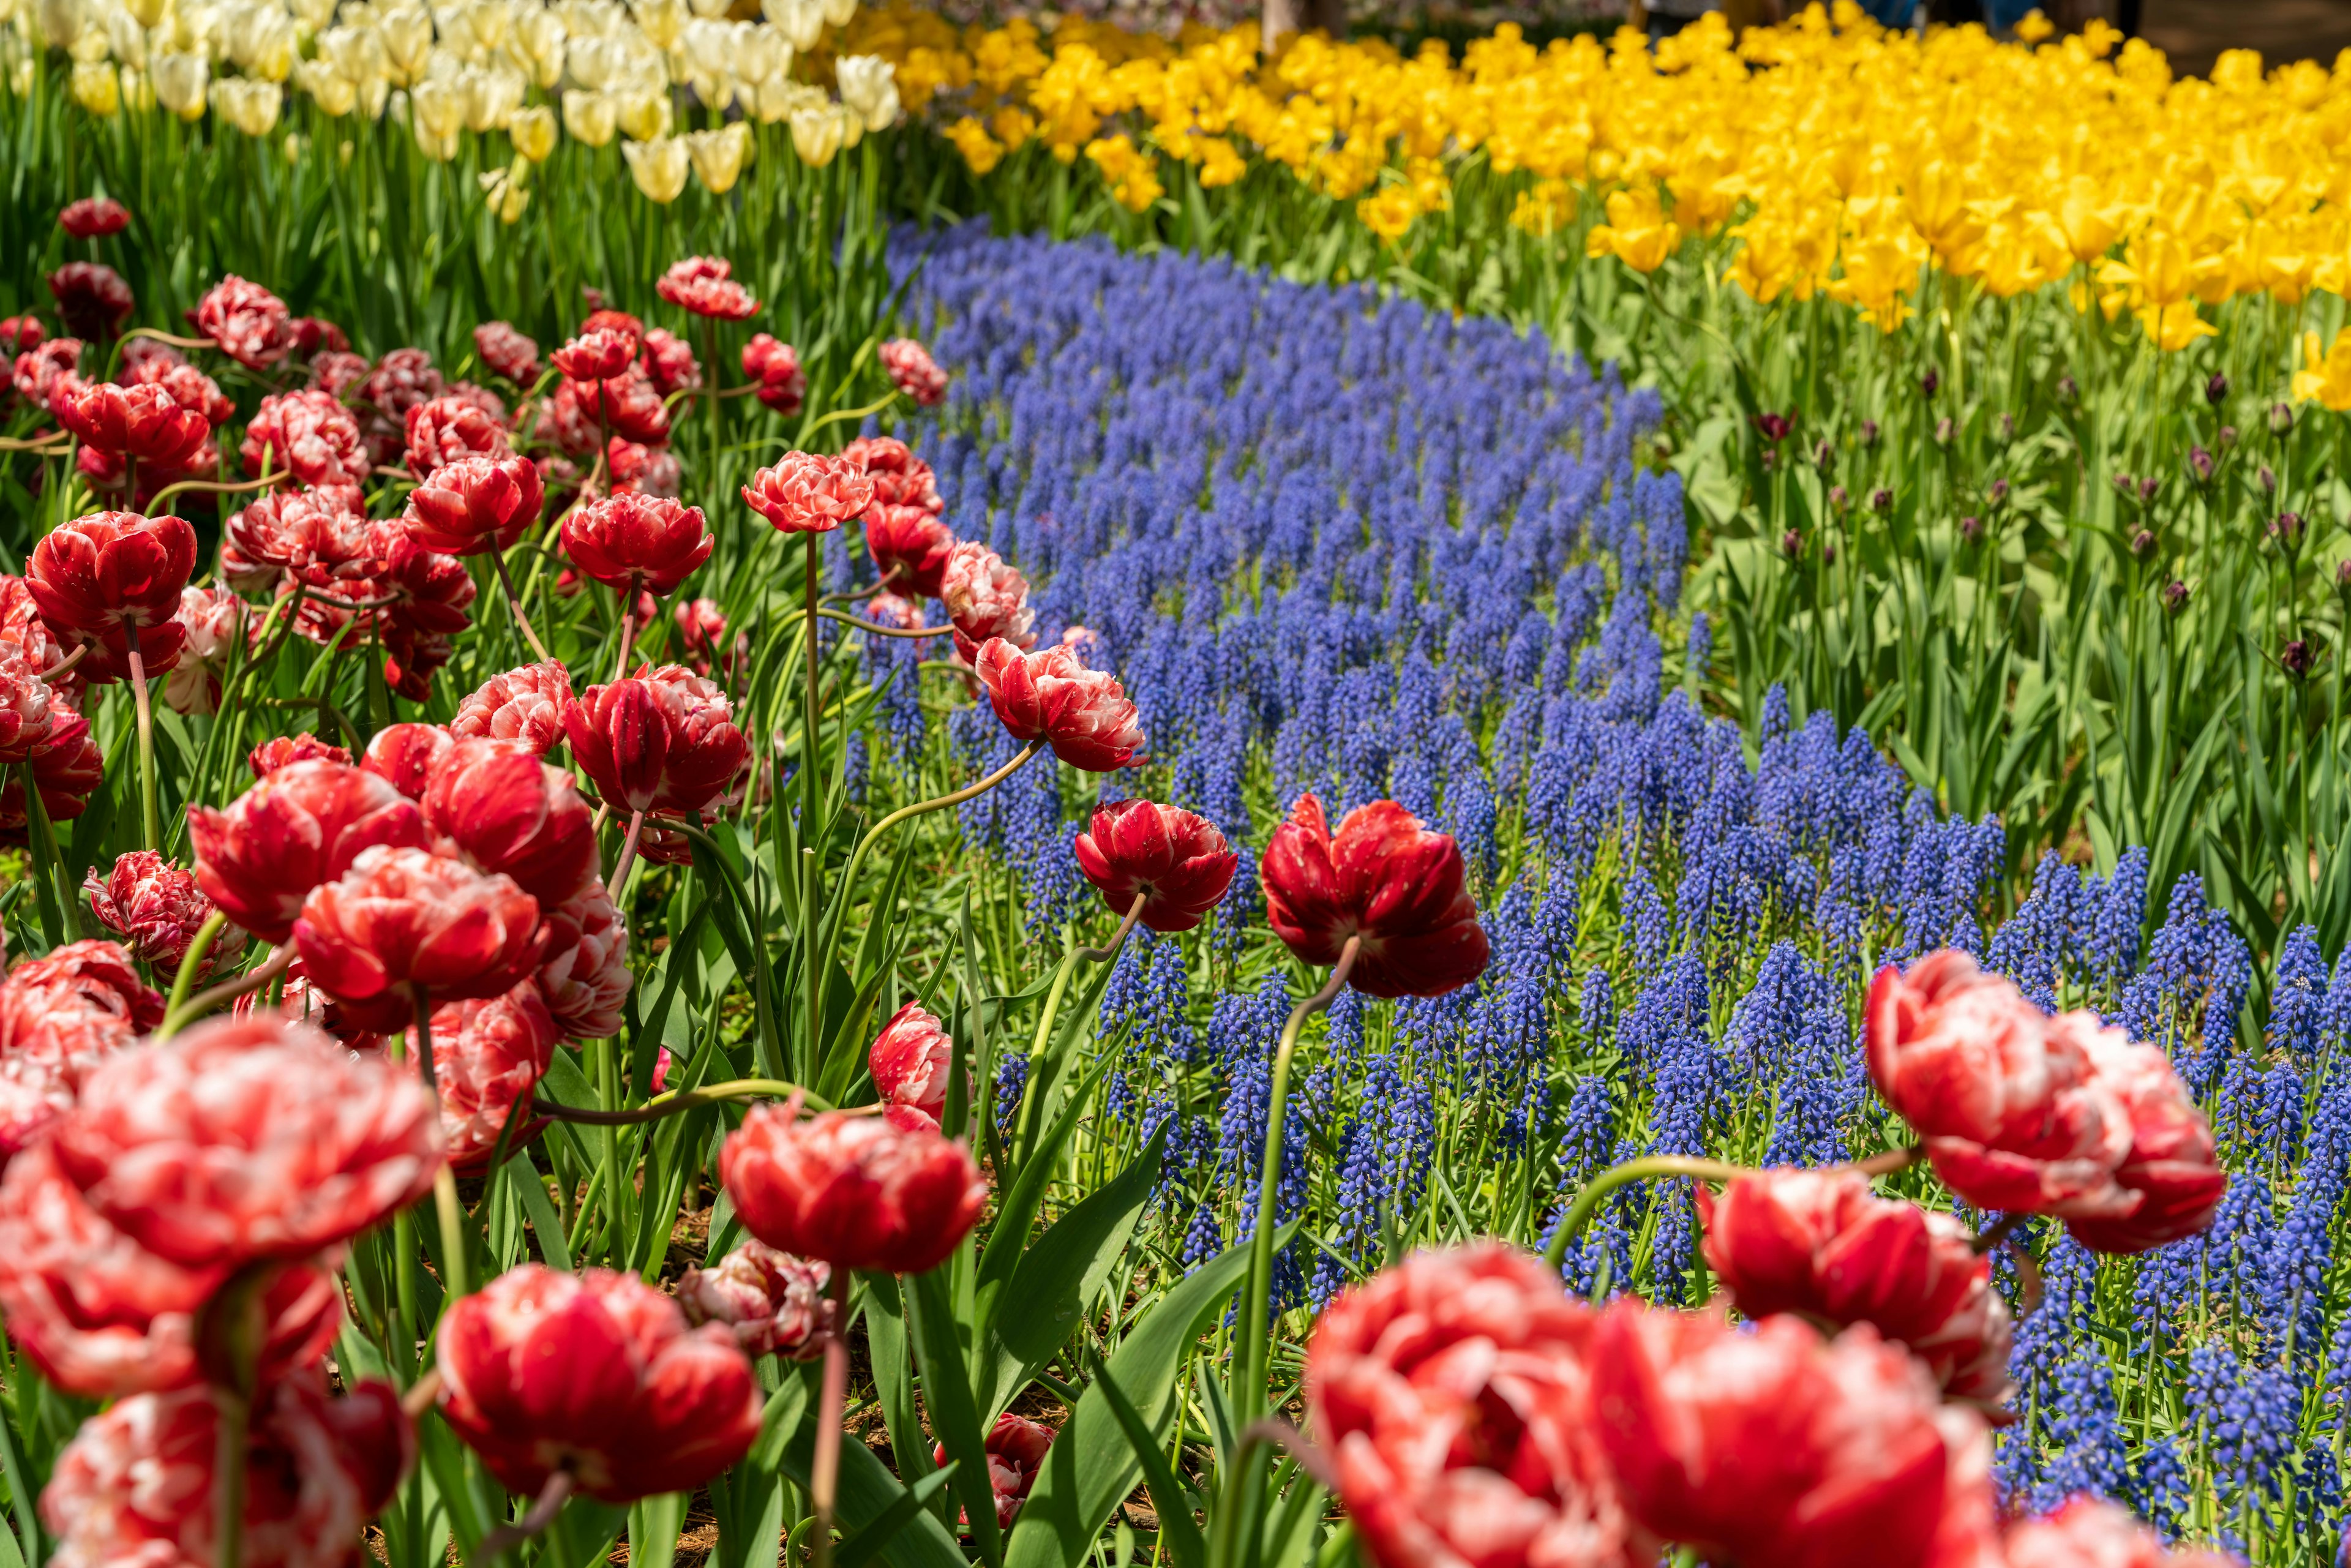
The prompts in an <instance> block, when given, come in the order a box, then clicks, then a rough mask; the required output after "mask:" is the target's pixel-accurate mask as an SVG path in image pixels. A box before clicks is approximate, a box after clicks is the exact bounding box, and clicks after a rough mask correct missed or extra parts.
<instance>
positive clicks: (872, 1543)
mask: <svg viewBox="0 0 2351 1568" xmlns="http://www.w3.org/2000/svg"><path fill="white" fill-rule="evenodd" d="M959 1468H960V1463H959V1461H957V1460H955V1459H949V1460H948V1461H947V1463H946V1469H938V1470H933V1471H932V1472H931V1473H930V1474H929V1475H926V1476H925V1477H924V1478H923V1479H921V1480H918V1481H916V1482H915V1483H914V1485H913V1486H911V1487H908V1488H907V1489H906V1490H905V1494H904V1496H902V1497H900V1498H899V1499H898V1500H897V1501H895V1502H893V1503H892V1504H891V1505H890V1506H889V1507H888V1508H885V1509H883V1511H881V1513H880V1514H879V1515H878V1516H876V1518H875V1519H874V1521H873V1522H872V1523H871V1524H869V1525H867V1526H866V1527H865V1528H864V1529H862V1530H861V1531H858V1532H857V1533H856V1534H855V1535H852V1536H851V1537H850V1538H849V1539H848V1540H847V1541H844V1542H841V1550H839V1551H838V1552H834V1553H833V1554H832V1561H833V1563H834V1564H835V1568H858V1564H860V1563H864V1562H866V1561H868V1560H870V1559H871V1558H872V1556H873V1554H874V1553H875V1552H879V1551H881V1550H882V1549H883V1547H884V1546H887V1545H889V1544H890V1542H891V1541H892V1539H893V1538H894V1537H895V1536H896V1535H897V1533H898V1531H901V1530H904V1528H905V1527H906V1526H907V1525H908V1524H910V1523H912V1522H913V1521H914V1515H916V1514H917V1513H920V1512H921V1511H922V1510H923V1505H924V1504H925V1503H926V1502H928V1501H930V1500H931V1499H932V1498H933V1497H935V1496H936V1495H937V1494H938V1492H939V1490H940V1489H941V1488H943V1487H945V1486H946V1484H947V1482H948V1481H949V1480H950V1479H953V1478H954V1476H955V1474H956V1470H957V1469H959Z"/></svg>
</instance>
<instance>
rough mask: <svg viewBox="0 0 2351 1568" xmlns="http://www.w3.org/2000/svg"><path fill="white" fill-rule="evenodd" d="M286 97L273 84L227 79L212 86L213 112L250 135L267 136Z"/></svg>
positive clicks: (246, 79)
mask: <svg viewBox="0 0 2351 1568" xmlns="http://www.w3.org/2000/svg"><path fill="white" fill-rule="evenodd" d="M282 101H283V96H282V94H281V93H280V92H279V90H278V87H277V83H276V82H274V81H261V80H257V79H256V78H252V77H225V78H222V79H221V80H219V81H216V82H214V83H213V86H212V104H213V112H214V114H217V115H219V116H220V117H221V118H222V119H223V120H227V121H228V122H229V123H230V124H231V125H234V126H235V127H236V128H237V129H238V130H239V131H244V132H245V133H246V135H247V136H266V135H268V134H269V133H270V131H273V130H275V129H276V128H277V110H278V108H279V105H280V104H281V102H282Z"/></svg>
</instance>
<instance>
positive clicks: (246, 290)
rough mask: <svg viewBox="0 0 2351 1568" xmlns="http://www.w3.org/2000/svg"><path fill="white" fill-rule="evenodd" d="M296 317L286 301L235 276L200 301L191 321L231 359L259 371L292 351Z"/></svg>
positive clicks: (214, 286)
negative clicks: (294, 319)
mask: <svg viewBox="0 0 2351 1568" xmlns="http://www.w3.org/2000/svg"><path fill="white" fill-rule="evenodd" d="M293 315H294V313H293V312H292V311H290V310H288V309H287V308H286V301H284V300H283V299H280V298H277V296H276V295H275V294H272V293H270V292H269V290H267V289H266V288H264V287H261V285H259V284H258V283H247V282H246V280H245V279H244V278H242V277H237V276H236V274H235V273H233V272H232V273H230V274H229V275H228V276H227V277H224V278H222V279H221V280H220V281H219V282H218V283H216V284H214V285H213V287H212V289H211V291H210V292H209V293H207V294H206V295H205V296H204V298H202V299H201V300H199V301H197V303H196V308H195V309H194V310H193V311H192V312H190V313H189V317H188V319H190V320H191V321H193V323H194V324H195V329H196V330H197V331H199V332H201V333H203V334H204V336H205V337H207V338H210V339H211V340H213V341H214V342H215V343H217V344H219V345H220V347H221V351H222V352H223V353H225V354H226V355H227V356H228V357H229V358H230V359H232V360H235V361H236V362H237V363H238V364H240V365H243V366H244V367H245V368H246V370H249V371H259V370H266V369H267V368H268V367H269V366H271V365H274V364H276V363H277V361H280V360H282V359H284V358H285V357H286V356H287V353H289V352H290V351H292V350H293V347H294V321H293Z"/></svg>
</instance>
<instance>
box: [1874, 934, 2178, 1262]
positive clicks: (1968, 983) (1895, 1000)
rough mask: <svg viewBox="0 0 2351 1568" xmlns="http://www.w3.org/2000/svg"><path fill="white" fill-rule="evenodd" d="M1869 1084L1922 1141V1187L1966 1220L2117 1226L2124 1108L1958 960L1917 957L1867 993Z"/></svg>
mask: <svg viewBox="0 0 2351 1568" xmlns="http://www.w3.org/2000/svg"><path fill="white" fill-rule="evenodd" d="M1867 1025H1868V1030H1867V1035H1868V1053H1869V1075H1870V1078H1871V1079H1872V1081H1873V1082H1876V1085H1877V1092H1879V1093H1880V1094H1881V1095H1883V1096H1885V1099H1886V1104H1887V1105H1888V1106H1890V1107H1891V1108H1892V1109H1893V1110H1894V1112H1895V1113H1896V1114H1897V1115H1899V1116H1901V1117H1903V1118H1904V1119H1905V1120H1907V1122H1909V1124H1911V1125H1912V1126H1914V1127H1916V1128H1917V1130H1918V1132H1919V1133H1920V1134H1922V1135H1923V1137H1924V1140H1925V1143H1926V1145H1927V1154H1928V1157H1929V1158H1930V1159H1931V1160H1933V1162H1934V1165H1935V1174H1936V1175H1938V1176H1941V1177H1942V1178H1943V1181H1944V1184H1945V1185H1946V1186H1949V1187H1950V1189H1951V1190H1952V1191H1953V1192H1956V1193H1958V1194H1959V1196H1960V1197H1963V1198H1965V1199H1967V1200H1968V1201H1969V1202H1970V1203H1971V1204H1974V1205H1975V1206H1976V1207H1979V1208H2000V1209H2023V1210H2028V1211H2030V1212H2032V1213H2037V1214H2058V1215H2063V1216H2064V1217H2065V1218H2068V1219H2091V1218H2122V1217H2124V1216H2126V1215H2127V1214H2128V1213H2129V1212H2130V1211H2131V1210H2132V1209H2133V1208H2134V1207H2136V1206H2137V1202H2138V1199H2137V1197H2136V1196H2135V1195H2134V1194H2133V1193H2131V1192H2129V1191H2127V1190H2126V1189H2125V1188H2123V1187H2122V1186H2119V1185H2117V1183H2116V1180H2115V1170H2116V1166H2120V1165H2121V1164H2122V1163H2123V1160H2124V1158H2125V1156H2126V1155H2128V1153H2129V1152H2130V1146H2131V1116H2130V1108H2129V1106H2128V1105H2127V1104H2126V1103H2125V1102H2124V1100H2123V1098H2122V1095H2121V1092H2120V1090H2119V1085H2118V1084H2117V1083H2116V1082H2112V1081H2109V1080H2108V1079H2107V1078H2106V1077H2105V1076H2104V1075H2102V1074H2100V1073H2099V1072H2098V1071H2096V1070H2095V1065H2094V1062H2093V1059H2092V1054H2091V1051H2089V1050H2088V1049H2086V1047H2087V1045H2088V1044H2090V1043H2092V1042H2093V1041H2094V1039H2095V1031H2073V1030H2060V1029H2056V1028H2053V1027H2052V1020H2051V1019H2049V1018H2048V1017H2047V1016H2046V1015H2045V1014H2043V1012H2042V1010H2041V1009H2039V1008H2037V1007H2035V1006H2033V1005H2032V1002H2031V1001H2029V1000H2027V999H2026V998H2025V996H2024V994H2023V993H2022V991H2020V990H2018V989H2017V988H2016V987H2015V986H2013V985H2011V983H2009V982H2008V981H2007V980H2005V979H2002V978H2001V977H1998V976H1996V975H1987V974H1984V973H1983V972H1981V971H1980V970H1979V969H1978V968H1977V967H1976V962H1975V960H1974V959H1973V958H1971V957H1970V956H1968V955H1967V954H1965V953H1961V952H1957V951H1949V950H1946V951H1944V952H1940V953H1930V954H1928V956H1926V957H1924V958H1922V959H1920V960H1919V961H1918V962H1917V964H1915V965H1913V966H1912V967H1911V968H1910V970H1909V972H1908V973H1907V974H1904V973H1902V972H1901V971H1899V970H1896V969H1895V968H1893V967H1886V968H1883V969H1880V970H1879V971H1878V972H1877V977H1876V979H1875V980H1873V981H1872V982H1871V984H1870V988H1869V1002H1868V1008H1867Z"/></svg>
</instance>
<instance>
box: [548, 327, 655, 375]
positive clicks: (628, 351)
mask: <svg viewBox="0 0 2351 1568" xmlns="http://www.w3.org/2000/svg"><path fill="white" fill-rule="evenodd" d="M641 335H642V334H641V333H637V332H623V331H611V330H607V329H596V330H594V331H590V332H583V333H581V334H580V336H579V337H577V338H574V339H572V340H571V341H569V342H568V343H566V344H564V345H563V347H561V348H559V349H558V350H555V352H554V353H553V354H552V355H550V356H549V358H550V359H551V360H552V361H554V364H555V368H556V369H557V370H558V371H561V372H562V373H563V375H564V377H565V378H566V379H567V380H569V381H574V382H601V381H609V380H611V378H612V377H614V376H617V375H620V374H622V372H623V371H627V370H628V369H629V368H630V367H631V366H632V365H634V364H635V363H636V362H637V339H638V338H639V337H640V336H641Z"/></svg>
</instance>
